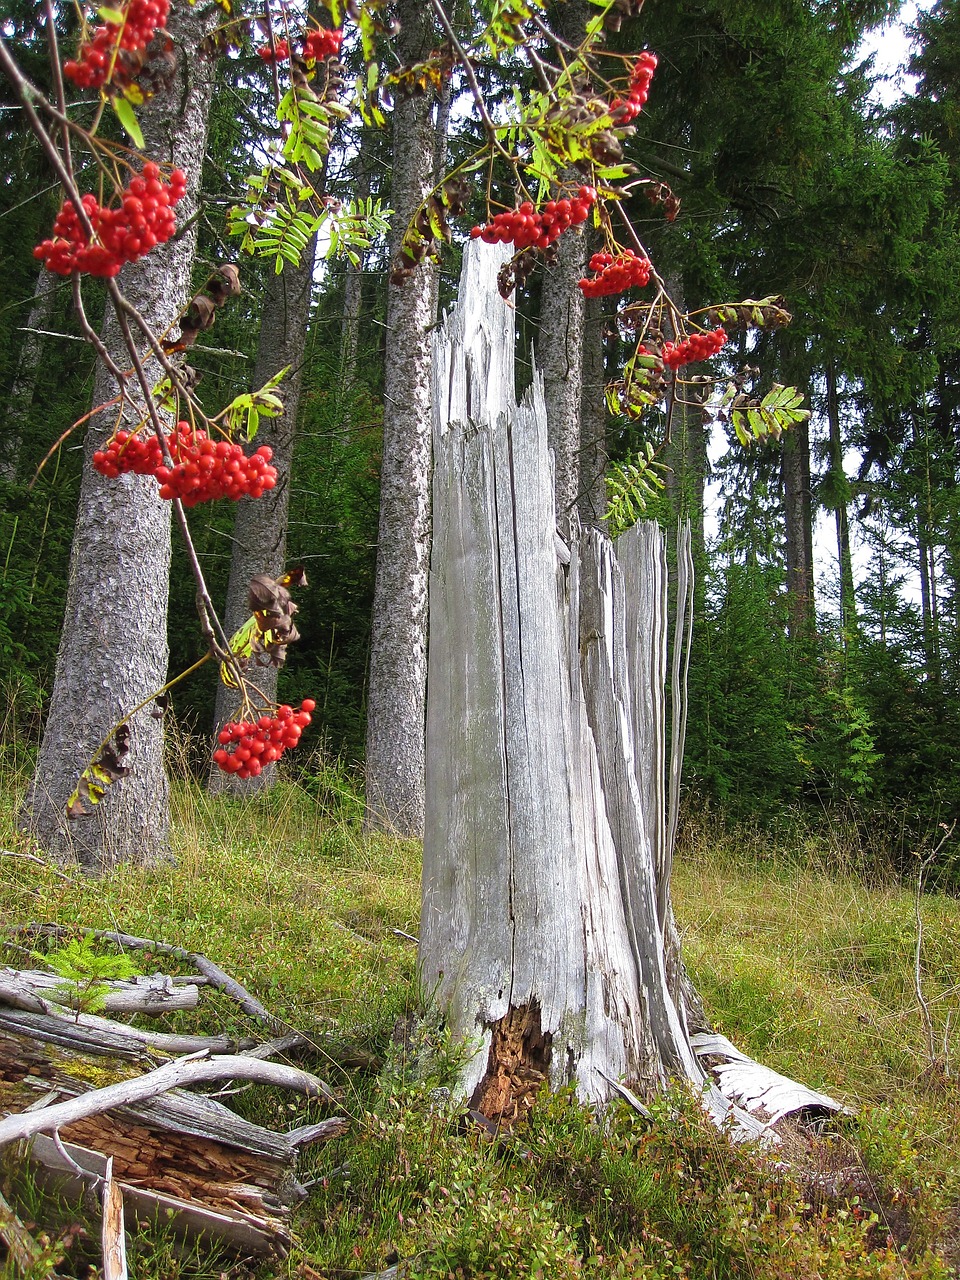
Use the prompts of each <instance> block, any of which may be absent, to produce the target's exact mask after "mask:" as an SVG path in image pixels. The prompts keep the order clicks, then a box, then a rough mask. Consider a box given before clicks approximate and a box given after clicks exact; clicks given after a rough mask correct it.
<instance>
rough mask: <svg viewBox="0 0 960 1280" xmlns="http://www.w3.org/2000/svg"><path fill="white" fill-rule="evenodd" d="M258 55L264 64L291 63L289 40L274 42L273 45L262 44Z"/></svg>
mask: <svg viewBox="0 0 960 1280" xmlns="http://www.w3.org/2000/svg"><path fill="white" fill-rule="evenodd" d="M257 53H258V54H259V55H260V57H261V58H262V59H263V60H264V62H289V60H290V42H289V40H274V42H273V44H262V45H261V46H260V48H259V49H258V50H257Z"/></svg>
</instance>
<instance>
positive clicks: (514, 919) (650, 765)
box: [420, 243, 825, 1133]
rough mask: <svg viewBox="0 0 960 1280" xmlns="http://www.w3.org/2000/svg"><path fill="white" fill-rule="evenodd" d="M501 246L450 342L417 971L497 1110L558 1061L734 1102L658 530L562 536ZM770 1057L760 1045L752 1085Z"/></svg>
mask: <svg viewBox="0 0 960 1280" xmlns="http://www.w3.org/2000/svg"><path fill="white" fill-rule="evenodd" d="M502 259H503V250H502V249H501V250H499V251H498V250H497V249H494V248H492V247H490V246H486V245H483V244H479V243H477V244H472V245H470V246H468V247H467V251H466V254H465V259H464V273H463V278H462V281H461V289H460V303H459V306H458V308H457V310H456V312H455V313H454V314H453V316H452V317H451V318H450V319H448V321H447V323H446V325H445V326H444V329H443V330H442V332H441V334H440V336H439V338H438V340H437V346H436V353H435V358H436V370H435V388H436V410H435V412H436V418H435V424H436V437H435V456H436V464H435V465H436V470H435V475H434V512H435V533H434V545H433V559H432V563H431V591H430V674H429V681H428V689H429V700H428V708H427V781H428V785H427V811H426V822H425V833H424V866H423V911H422V917H421V925H420V965H421V971H422V980H423V983H424V988H425V990H427V991H429V992H431V993H432V994H433V996H434V998H435V999H436V1000H437V1002H438V1004H439V1006H440V1008H441V1009H442V1010H443V1012H444V1014H445V1017H446V1020H447V1025H448V1028H449V1030H450V1031H451V1033H452V1034H453V1036H454V1037H455V1038H457V1039H462V1040H463V1041H464V1042H465V1044H466V1046H467V1049H468V1053H469V1058H468V1062H467V1065H466V1067H465V1071H464V1081H463V1083H464V1086H465V1088H466V1090H467V1092H468V1093H470V1094H471V1095H472V1103H471V1105H473V1106H474V1107H476V1108H478V1109H479V1110H480V1111H481V1112H483V1113H484V1114H485V1115H487V1116H489V1117H491V1118H495V1119H504V1120H510V1119H511V1118H513V1117H515V1116H516V1115H517V1114H518V1113H520V1112H522V1111H523V1110H525V1109H526V1108H527V1107H528V1106H529V1105H531V1103H532V1099H533V1096H534V1094H535V1092H536V1090H537V1089H538V1088H539V1087H540V1085H542V1084H543V1083H549V1084H551V1085H554V1086H559V1085H573V1086H575V1087H576V1089H577V1091H578V1093H579V1094H580V1095H581V1096H582V1097H584V1098H587V1099H590V1100H592V1101H597V1102H602V1101H604V1100H605V1099H607V1098H608V1097H610V1096H611V1095H612V1093H614V1092H618V1091H620V1089H621V1086H620V1085H619V1084H618V1081H619V1080H620V1079H622V1078H626V1079H627V1080H628V1081H630V1082H631V1084H634V1085H636V1086H638V1087H639V1088H640V1090H641V1091H642V1092H647V1093H649V1092H651V1091H653V1090H655V1089H656V1088H658V1087H659V1086H660V1085H662V1084H663V1083H664V1082H665V1081H666V1079H667V1078H668V1077H671V1076H672V1077H680V1078H684V1079H687V1080H689V1081H690V1082H691V1083H692V1084H693V1085H694V1087H695V1088H696V1089H697V1090H698V1091H699V1090H704V1098H705V1101H706V1104H707V1106H708V1107H709V1108H710V1109H711V1110H712V1112H713V1113H714V1114H715V1115H717V1116H720V1115H722V1114H727V1113H728V1112H729V1105H728V1103H727V1101H726V1100H725V1098H724V1097H722V1096H721V1094H720V1092H719V1091H718V1090H717V1089H715V1088H713V1087H712V1086H710V1085H709V1084H708V1083H707V1080H706V1071H705V1068H704V1066H703V1065H701V1062H700V1057H699V1054H700V1053H711V1054H712V1052H713V1051H714V1050H718V1051H719V1052H721V1053H723V1054H728V1050H732V1046H726V1042H723V1043H721V1038H717V1037H713V1036H710V1035H701V1036H697V1037H696V1039H694V1037H693V1035H692V1033H693V1032H694V1031H695V1030H697V1029H699V1023H700V1019H701V1018H702V1014H701V1012H700V1010H699V1002H698V1001H697V1000H696V998H695V995H694V994H693V993H692V989H691V988H690V986H689V983H688V982H687V981H686V979H685V977H684V976H683V975H682V965H681V962H680V956H679V947H678V945H677V941H676V933H675V930H674V929H673V924H672V918H671V910H670V898H669V877H670V869H671V861H672V857H671V854H672V844H673V838H674V835H675V830H676V812H675V797H676V791H675V787H671V788H670V789H669V790H668V789H667V787H666V783H665V775H666V771H667V766H668V760H669V762H670V772H671V775H672V780H673V782H674V783H675V782H676V780H677V778H678V774H679V760H680V754H681V752H682V736H683V715H682V709H680V708H679V707H678V706H677V705H676V703H678V702H679V700H680V692H681V685H682V682H683V681H682V671H681V667H680V665H679V662H678V663H677V665H676V666H675V669H674V677H673V687H674V698H675V705H674V708H673V723H674V726H675V733H674V741H673V744H672V746H671V747H669V748H668V746H667V732H666V699H665V697H664V691H663V689H664V682H665V679H666V673H667V662H666V640H667V635H666V630H667V628H666V608H667V605H666V598H667V592H666V557H665V549H664V543H663V538H662V536H661V535H660V533H659V530H658V529H657V528H656V527H655V526H653V525H646V526H635V527H634V528H633V529H631V530H630V531H629V532H628V533H626V534H624V535H623V536H622V537H621V538H620V540H619V542H618V544H617V548H616V550H615V549H614V547H613V545H612V543H611V542H610V540H609V539H608V538H607V537H606V536H605V535H604V534H602V533H599V532H597V531H596V530H583V531H580V530H579V528H577V527H576V522H574V528H573V530H572V538H571V542H570V545H569V546H567V545H566V544H564V543H562V542H561V541H560V540H559V539H558V537H557V535H556V533H555V527H556V525H555V507H554V487H553V479H552V475H551V469H550V464H549V454H548V439H547V436H548V432H547V421H546V407H545V400H544V393H543V380H542V378H540V376H539V375H535V378H534V384H533V387H532V389H531V391H530V392H529V393H528V394H527V396H526V397H525V399H524V401H523V403H522V404H521V405H520V406H519V407H517V406H516V405H515V404H514V399H513V387H514V370H513V340H514V339H513V312H512V311H511V310H510V309H509V308H507V307H506V306H505V305H504V303H503V301H502V299H500V298H499V296H498V294H497V292H496V287H495V277H496V272H497V268H498V266H499V264H500V262H501V261H502ZM681 560H682V562H683V563H684V565H685V566H686V568H687V569H689V564H690V549H689V539H687V540H686V544H685V546H684V548H683V552H682V555H681ZM691 589H692V585H691V583H690V582H689V581H686V582H685V583H683V585H682V587H681V588H680V589H679V591H678V594H681V595H682V596H683V598H684V601H685V607H688V605H689V600H690V595H691ZM678 634H679V635H680V636H682V637H683V638H684V639H685V640H687V639H688V638H689V633H688V631H687V624H686V623H685V621H684V619H683V617H681V618H680V620H679V622H678ZM688 995H689V998H688ZM700 1046H703V1047H700ZM706 1046H709V1048H706ZM724 1046H726V1047H724ZM732 1054H733V1057H734V1060H736V1050H732ZM728 1056H729V1054H728ZM763 1075H764V1072H763V1069H761V1068H757V1067H756V1064H749V1066H748V1067H745V1068H744V1071H743V1076H742V1077H741V1084H742V1083H743V1080H744V1079H746V1078H748V1077H749V1078H751V1079H752V1080H753V1082H754V1086H755V1085H756V1081H757V1078H758V1076H763ZM770 1076H771V1073H769V1072H767V1073H765V1077H764V1078H766V1079H767V1080H768V1082H769V1080H770ZM781 1083H782V1092H783V1093H784V1094H788V1093H790V1092H791V1089H792V1090H796V1088H797V1087H796V1086H792V1082H781ZM738 1088H739V1086H738ZM807 1096H808V1102H809V1095H807ZM800 1105H807V1104H804V1103H801V1104H800ZM820 1105H825V1104H822V1103H821V1104H820ZM738 1119H739V1122H740V1123H741V1124H743V1125H744V1126H745V1127H747V1128H748V1129H749V1128H752V1130H753V1132H754V1133H755V1132H756V1131H757V1128H758V1126H757V1124H756V1122H755V1121H752V1120H751V1119H750V1118H749V1117H744V1116H739V1117H738Z"/></svg>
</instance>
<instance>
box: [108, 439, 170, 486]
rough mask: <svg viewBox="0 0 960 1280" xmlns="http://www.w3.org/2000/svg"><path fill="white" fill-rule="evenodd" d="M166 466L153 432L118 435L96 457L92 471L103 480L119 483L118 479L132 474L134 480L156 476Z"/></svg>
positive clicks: (158, 442)
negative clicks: (126, 473) (108, 479)
mask: <svg viewBox="0 0 960 1280" xmlns="http://www.w3.org/2000/svg"><path fill="white" fill-rule="evenodd" d="M162 464H163V452H162V450H161V448H160V441H159V440H158V439H157V437H156V435H155V434H154V433H153V432H152V431H150V432H146V433H144V432H137V433H136V434H134V435H131V434H130V432H129V431H118V432H117V434H116V435H115V436H114V437H113V439H112V440H109V441H108V442H107V445H106V447H105V448H103V449H98V450H97V451H96V453H95V454H94V455H93V469H94V471H99V472H100V474H101V475H102V476H109V477H110V479H111V480H116V478H117V476H119V475H123V474H124V473H125V472H128V471H132V472H133V474H134V475H135V476H153V475H156V474H157V467H159V466H161V465H162Z"/></svg>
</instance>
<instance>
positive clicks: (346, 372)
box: [337, 128, 376, 442]
mask: <svg viewBox="0 0 960 1280" xmlns="http://www.w3.org/2000/svg"><path fill="white" fill-rule="evenodd" d="M375 137H376V135H375V133H374V131H373V130H372V129H370V128H364V129H362V130H361V131H360V139H359V142H358V144H357V156H356V162H355V165H354V175H355V176H354V181H353V195H354V198H355V199H356V200H366V199H367V198H368V197H369V195H370V167H371V162H372V155H371V152H372V150H373V147H374V145H375ZM357 254H358V256H359V259H360V261H359V262H358V263H356V264H354V263H352V262H349V261H348V262H347V263H346V266H345V268H344V278H343V323H342V326H341V329H340V385H339V389H338V391H337V396H338V415H339V418H338V420H339V428H340V435H341V439H342V440H343V441H344V442H346V441H347V440H348V439H349V435H350V419H351V413H350V409H351V398H352V392H353V387H354V383H355V382H356V378H357V349H358V344H359V341H360V312H361V309H362V306H363V264H364V255H363V250H361V249H358V250H357Z"/></svg>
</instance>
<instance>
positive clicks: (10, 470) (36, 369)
mask: <svg viewBox="0 0 960 1280" xmlns="http://www.w3.org/2000/svg"><path fill="white" fill-rule="evenodd" d="M61 283H62V281H61V279H60V277H59V276H57V275H54V273H53V272H51V271H47V269H46V268H45V267H44V268H41V271H40V274H39V275H38V276H37V283H36V287H35V289H34V291H33V300H32V301H31V303H30V312H29V314H28V316H27V323H26V326H25V328H26V333H25V334H24V339H23V346H22V347H21V348H20V359H19V360H18V361H17V372H16V375H15V376H14V379H13V385H12V386H11V388H10V394H9V396H8V397H7V405H6V409H7V412H6V423H5V425H4V436H3V440H2V444H0V481H5V482H6V483H7V484H16V481H17V464H18V463H19V461H20V447H21V445H22V443H23V436H24V432H25V431H26V429H27V423H28V421H29V418H30V408H31V406H32V404H33V395H34V391H35V390H36V386H37V381H38V379H39V377H40V370H41V367H42V364H43V348H44V338H43V334H42V333H41V332H39V331H40V330H42V329H46V328H47V327H48V326H49V324H50V318H51V316H52V315H53V304H54V299H55V298H56V294H57V286H58V285H60V284H61Z"/></svg>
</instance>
